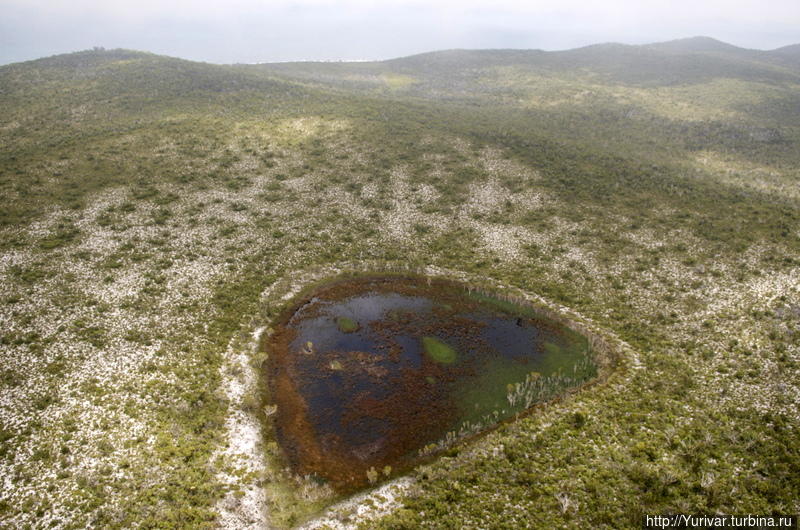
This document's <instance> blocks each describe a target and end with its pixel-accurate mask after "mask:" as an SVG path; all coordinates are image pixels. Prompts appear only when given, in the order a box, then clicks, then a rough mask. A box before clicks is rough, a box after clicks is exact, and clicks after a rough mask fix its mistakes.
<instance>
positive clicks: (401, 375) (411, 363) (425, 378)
mask: <svg viewBox="0 0 800 530" xmlns="http://www.w3.org/2000/svg"><path fill="white" fill-rule="evenodd" d="M273 337H274V338H273V342H272V344H271V345H270V353H271V355H270V361H269V366H268V371H267V374H268V375H267V376H268V378H269V380H268V383H269V385H270V388H271V394H272V401H273V403H274V404H276V405H277V412H276V413H275V415H274V418H275V426H276V433H277V436H278V440H279V442H280V444H281V446H282V447H283V449H284V452H285V454H286V456H287V458H288V460H289V463H290V464H291V466H292V468H293V469H294V470H295V471H296V472H298V473H300V474H303V475H313V476H315V477H317V478H319V479H320V480H323V481H328V482H330V483H331V484H332V485H333V486H334V487H337V488H339V489H342V490H344V489H352V488H356V487H360V486H363V485H364V484H366V483H368V482H369V481H370V479H373V480H374V479H375V477H376V476H378V477H382V476H385V475H389V474H393V473H395V472H397V471H402V470H404V469H407V468H408V467H410V466H413V465H415V464H416V463H418V462H419V461H420V460H421V459H422V458H424V457H426V456H428V455H433V454H436V453H437V452H438V451H440V450H442V449H444V448H446V447H448V446H449V445H451V444H452V443H453V442H455V441H457V440H458V439H461V438H463V437H465V436H471V435H474V434H477V433H480V432H482V431H485V430H487V429H489V428H491V427H492V426H494V425H496V424H497V423H499V422H501V421H503V420H507V419H509V418H513V417H514V416H515V415H517V414H519V413H521V412H524V411H525V410H526V409H528V408H530V407H531V406H532V405H534V404H536V403H538V402H541V401H544V400H547V399H550V398H552V397H554V396H555V395H557V394H559V393H561V392H563V391H564V390H565V389H567V388H569V387H573V386H577V385H580V384H582V383H583V382H585V381H587V380H589V379H592V378H594V377H595V376H596V374H597V371H596V367H595V366H594V364H592V362H591V361H590V358H589V355H588V354H589V347H588V342H587V340H586V338H585V337H583V336H581V335H579V334H577V333H575V332H574V331H572V330H570V329H568V328H566V327H564V326H560V325H558V324H556V323H555V322H553V321H550V320H547V319H545V318H543V317H541V316H537V314H536V313H535V312H534V311H533V310H532V309H531V308H528V307H525V306H522V305H517V304H513V303H509V302H506V301H501V300H498V299H495V298H493V297H491V296H486V295H480V294H475V293H470V292H468V291H467V290H466V289H465V288H464V287H463V286H461V285H458V284H455V283H451V282H444V281H432V282H428V281H425V280H424V279H420V278H394V277H392V278H362V279H357V280H348V281H340V282H337V283H334V284H331V285H329V286H327V287H324V288H321V289H319V290H318V291H317V292H315V293H314V294H312V295H311V296H310V297H307V298H306V299H305V300H303V301H302V303H300V304H299V305H298V306H296V307H295V308H293V309H292V311H291V312H290V313H289V314H288V315H287V316H286V318H284V320H283V322H282V323H280V324H279V325H278V326H277V327H276V332H275V333H274V335H273Z"/></svg>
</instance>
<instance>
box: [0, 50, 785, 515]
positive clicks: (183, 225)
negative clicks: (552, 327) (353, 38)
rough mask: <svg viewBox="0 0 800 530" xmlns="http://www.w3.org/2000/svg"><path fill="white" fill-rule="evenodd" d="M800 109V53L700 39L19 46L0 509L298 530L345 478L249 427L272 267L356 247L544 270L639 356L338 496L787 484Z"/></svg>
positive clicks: (7, 169)
mask: <svg viewBox="0 0 800 530" xmlns="http://www.w3.org/2000/svg"><path fill="white" fill-rule="evenodd" d="M798 124H800V48H798V47H797V46H793V47H787V48H782V49H779V50H774V51H771V52H761V51H754V50H744V49H741V48H736V47H734V46H730V45H726V44H724V43H720V42H718V41H714V40H712V39H706V38H697V39H687V40H683V41H674V42H669V43H662V44H655V45H648V46H624V45H615V44H608V45H598V46H590V47H587V48H581V49H577V50H570V51H564V52H541V51H520V50H492V51H463V50H454V51H446V52H434V53H429V54H423V55H418V56H413V57H407V58H403V59H396V60H391V61H384V62H375V63H294V64H291V63H290V64H275V65H232V66H216V65H210V64H201V63H194V62H189V61H184V60H179V59H173V58H168V57H161V56H156V55H152V54H148V53H140V52H133V51H125V50H111V51H105V50H94V51H87V52H79V53H74V54H69V55H60V56H55V57H50V58H45V59H40V60H36V61H30V62H26V63H19V64H13V65H8V66H4V67H0V145H2V149H0V198H1V199H2V204H3V208H2V209H0V253H1V255H2V257H0V278H1V279H2V280H1V281H0V301H2V305H1V306H0V323H1V324H0V355H2V363H0V385H1V386H2V390H0V444H1V445H0V479H2V485H3V486H2V488H0V525H1V526H6V527H16V528H25V527H28V526H29V527H46V526H57V527H67V528H83V527H87V526H95V527H131V526H141V527H203V526H208V527H214V526H216V525H222V526H228V527H244V526H247V525H250V524H252V525H259V524H263V522H264V520H265V518H266V520H268V521H269V524H271V525H275V526H290V525H293V524H296V523H298V522H301V521H303V520H304V519H306V518H307V517H309V516H310V515H311V514H313V513H314V511H315V510H317V509H319V508H320V507H322V506H324V505H326V504H329V503H330V502H331V501H332V500H334V497H333V496H332V494H331V492H330V491H329V490H327V489H326V488H325V487H324V485H319V484H316V483H315V482H314V481H312V480H304V479H303V478H293V477H289V476H286V472H285V470H284V469H283V468H282V467H281V465H280V461H281V460H280V454H279V450H278V447H277V445H276V444H275V443H274V441H272V440H270V439H269V434H268V433H266V434H265V436H266V438H265V439H264V440H262V442H263V451H264V454H265V455H266V462H267V463H266V464H263V462H262V460H263V459H261V458H260V457H254V456H253V454H252V451H251V450H249V449H248V448H250V449H252V447H250V446H247V445H246V444H244V443H243V442H242V440H241V439H239V438H237V437H238V436H240V435H242V433H243V432H248V431H247V429H244V430H242V429H239V428H238V427H242V426H250V427H252V425H258V424H257V423H255V422H256V421H262V420H263V416H264V415H265V414H264V412H265V411H262V410H260V407H259V405H258V404H259V400H258V398H257V397H256V396H254V395H253V393H252V392H251V391H250V390H248V389H249V388H250V386H248V385H250V383H248V381H250V379H251V378H252V377H253V376H252V373H254V372H255V370H256V365H257V364H258V362H260V360H262V359H263V354H260V353H253V349H252V342H253V340H252V339H251V334H252V332H253V331H254V330H255V328H257V327H259V326H262V325H268V323H269V319H270V318H271V317H274V316H275V315H276V314H277V311H279V310H280V309H281V308H282V307H283V306H282V304H285V303H286V300H282V299H281V298H280V297H278V298H274V297H272V295H271V294H270V293H273V292H277V290H276V286H278V285H284V286H287V287H286V289H285V291H286V292H288V293H290V294H291V292H293V289H294V288H295V285H294V283H293V282H297V284H298V285H299V282H300V280H302V279H303V278H304V275H305V274H306V271H310V270H314V269H317V268H325V267H328V268H330V269H332V270H339V269H341V268H342V267H343V266H342V264H344V263H359V262H369V263H373V264H375V265H376V267H386V268H392V267H410V268H422V267H426V266H428V267H435V268H437V269H439V270H449V271H462V272H465V273H468V274H470V275H471V277H473V278H486V279H487V281H488V280H496V281H499V282H502V283H503V284H505V285H509V286H513V287H516V288H519V289H522V290H524V291H526V292H530V293H537V294H540V295H542V296H544V297H546V298H547V299H549V300H552V301H553V302H554V303H557V304H560V305H562V306H566V307H568V308H570V309H572V310H574V311H576V312H578V313H580V314H581V315H583V316H585V317H586V318H589V319H591V320H592V321H593V322H594V323H596V325H598V326H600V327H602V328H605V329H607V330H609V331H610V332H613V333H614V334H616V335H617V336H619V337H620V338H622V339H623V340H624V341H626V342H627V343H628V344H630V345H631V346H632V347H633V348H634V350H635V351H636V352H637V355H638V356H637V362H635V363H629V364H628V365H625V366H622V367H620V370H621V373H622V374H624V377H622V376H621V377H619V378H617V379H616V380H615V381H616V382H614V383H613V384H607V385H597V386H595V387H591V388H588V389H586V390H585V391H583V392H581V393H579V394H577V395H574V396H571V397H569V398H568V399H565V400H563V401H560V402H557V403H553V404H551V405H549V406H548V407H546V408H544V409H543V410H542V411H541V412H540V413H536V414H533V415H531V416H528V417H525V418H523V419H521V420H519V421H517V422H515V423H511V424H508V425H506V426H505V427H503V428H501V429H499V430H497V431H495V432H493V433H491V434H489V435H488V436H486V437H485V438H483V439H481V440H479V441H477V442H475V443H471V444H467V445H464V446H459V447H457V448H456V449H454V450H451V451H449V452H448V453H447V454H446V455H444V456H443V457H442V458H440V459H439V460H437V461H435V462H433V463H432V464H429V465H426V466H423V467H421V468H419V469H418V470H417V471H415V472H413V473H412V474H411V480H410V481H408V482H406V483H405V484H407V487H406V488H405V489H404V490H403V493H402V495H401V496H400V497H399V498H398V499H394V500H393V501H392V503H393V504H392V506H391V508H392V509H391V510H389V509H386V510H383V511H381V510H377V511H376V513H375V514H374V515H377V516H378V517H377V518H374V519H372V520H369V521H365V520H360V519H358V517H355V516H351V515H348V514H346V513H345V514H341V515H340V517H341V518H342V520H343V521H344V522H348V523H349V524H359V523H361V524H363V525H368V526H369V527H373V528H374V527H385V528H398V527H399V528H417V527H436V528H452V527H465V528H466V527H484V528H485V527H494V528H502V527H521V526H522V527H524V526H531V527H561V526H572V525H575V526H584V527H602V526H607V527H620V526H622V527H638V526H639V525H640V523H641V515H642V514H645V513H662V512H695V513H699V512H704V513H705V512H725V513H773V512H775V513H797V512H798V511H800V504H798V503H799V502H800V501H798V499H800V480H798V477H800V435H799V433H798V426H799V425H800V414H798V410H800V384H799V383H798V381H800V374H799V373H798V372H799V371H800V367H799V364H798V363H800V358H798V355H799V352H800V349H799V346H800V330H799V329H798V328H799V325H800V292H799V291H798V288H799V286H800V266H799V265H800V174H799V173H800V169H799V168H800V125H798ZM298 288H299V287H298ZM266 412H267V413H269V412H270V411H266ZM266 424H267V423H266V422H265V425H266ZM248 451H249V452H248ZM384 512H385V513H384ZM348 517H350V519H347V518H348Z"/></svg>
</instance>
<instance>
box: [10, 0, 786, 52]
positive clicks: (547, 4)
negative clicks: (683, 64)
mask: <svg viewBox="0 0 800 530" xmlns="http://www.w3.org/2000/svg"><path fill="white" fill-rule="evenodd" d="M698 35H705V36H710V37H714V38H716V39H720V40H723V41H725V42H729V43H731V44H735V45H737V46H742V47H745V48H757V49H773V48H777V47H781V46H786V45H789V44H796V43H800V0H594V1H587V0H547V1H541V0H529V1H527V2H526V1H519V0H493V1H476V0H440V1H437V0H385V1H380V2H379V1H375V0H299V1H289V0H272V1H258V0H193V1H191V0H136V1H130V0H124V1H115V0H0V64H7V63H11V62H18V61H24V60H29V59H36V58H39V57H45V56H49V55H55V54H60V53H68V52H72V51H78V50H85V49H88V48H92V47H95V46H102V47H105V48H129V49H134V50H142V51H149V52H153V53H158V54H163V55H170V56H175V57H181V58H184V59H191V60H198V61H206V62H212V63H257V62H276V61H292V60H374V59H388V58H392V57H401V56H406V55H412V54H415V53H421V52H426V51H433V50H441V49H450V48H536V49H545V50H561V49H568V48H575V47H579V46H585V45H589V44H596V43H600V42H622V43H626V44H645V43H650V42H659V41H665V40H671V39H677V38H683V37H692V36H698Z"/></svg>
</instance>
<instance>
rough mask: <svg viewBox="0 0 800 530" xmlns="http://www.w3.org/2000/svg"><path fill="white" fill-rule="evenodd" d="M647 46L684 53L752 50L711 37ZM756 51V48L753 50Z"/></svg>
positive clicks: (648, 45)
mask: <svg viewBox="0 0 800 530" xmlns="http://www.w3.org/2000/svg"><path fill="white" fill-rule="evenodd" d="M643 46H644V47H645V48H650V49H652V50H661V51H672V52H682V53H692V52H695V53H707V52H741V51H751V50H748V49H747V48H741V47H739V46H734V45H733V44H728V43H727V42H722V41H721V40H717V39H714V38H711V37H703V36H700V37H689V38H685V39H676V40H670V41H665V42H656V43H653V44H645V45H643ZM752 51H755V50H752Z"/></svg>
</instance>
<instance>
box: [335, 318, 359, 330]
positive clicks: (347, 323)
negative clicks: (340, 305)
mask: <svg viewBox="0 0 800 530" xmlns="http://www.w3.org/2000/svg"><path fill="white" fill-rule="evenodd" d="M336 327H338V328H339V331H341V332H342V333H353V332H355V331H358V322H356V321H355V320H353V319H352V318H350V317H338V318H337V319H336Z"/></svg>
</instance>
